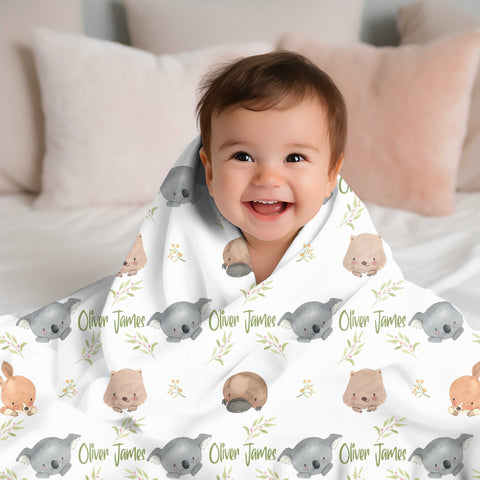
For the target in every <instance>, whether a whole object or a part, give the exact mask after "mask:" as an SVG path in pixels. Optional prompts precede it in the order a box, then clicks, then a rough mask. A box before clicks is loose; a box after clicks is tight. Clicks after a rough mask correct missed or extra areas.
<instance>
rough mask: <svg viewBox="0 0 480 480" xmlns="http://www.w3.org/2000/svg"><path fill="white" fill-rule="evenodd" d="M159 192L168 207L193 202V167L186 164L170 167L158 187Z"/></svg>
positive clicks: (194, 194) (194, 193) (194, 199)
mask: <svg viewBox="0 0 480 480" xmlns="http://www.w3.org/2000/svg"><path fill="white" fill-rule="evenodd" d="M160 192H161V193H162V195H163V196H164V198H165V200H167V206H169V207H179V206H180V205H182V204H183V203H188V202H192V203H195V201H196V200H197V195H196V189H195V169H194V168H192V167H187V166H179V167H173V168H171V169H170V171H169V172H168V174H167V176H166V177H165V180H164V181H163V183H162V185H161V187H160Z"/></svg>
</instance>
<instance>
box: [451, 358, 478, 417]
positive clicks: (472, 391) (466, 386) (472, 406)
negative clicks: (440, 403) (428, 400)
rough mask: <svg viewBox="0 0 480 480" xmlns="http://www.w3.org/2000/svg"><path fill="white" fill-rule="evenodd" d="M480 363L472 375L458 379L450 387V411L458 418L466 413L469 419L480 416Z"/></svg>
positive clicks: (474, 367) (473, 369)
mask: <svg viewBox="0 0 480 480" xmlns="http://www.w3.org/2000/svg"><path fill="white" fill-rule="evenodd" d="M479 377H480V362H478V363H476V364H475V365H474V366H473V368H472V374H471V375H464V376H463V377H460V378H457V379H456V380H455V381H454V382H453V383H452V385H451V386H450V401H451V402H452V405H450V406H449V407H448V411H449V412H450V413H451V414H452V415H454V416H457V415H458V414H459V413H466V414H467V416H468V417H474V416H476V415H480V381H479V380H478V378H479Z"/></svg>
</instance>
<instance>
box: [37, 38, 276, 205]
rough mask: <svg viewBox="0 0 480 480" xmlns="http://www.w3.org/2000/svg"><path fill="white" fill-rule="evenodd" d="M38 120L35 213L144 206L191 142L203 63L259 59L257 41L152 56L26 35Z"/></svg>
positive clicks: (263, 48)
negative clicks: (41, 137)
mask: <svg viewBox="0 0 480 480" xmlns="http://www.w3.org/2000/svg"><path fill="white" fill-rule="evenodd" d="M32 39H33V47H34V53H35V62H36V66H37V72H38V77H39V80H40V88H41V97H42V106H43V111H44V115H45V122H46V154H45V158H44V164H43V172H42V191H41V194H40V195H39V197H38V198H37V199H36V201H35V204H34V206H35V207H47V206H48V207H61V208H74V207H82V206H92V205H134V204H136V205H140V204H144V203H148V202H150V201H151V200H152V198H153V196H154V195H155V193H156V192H157V190H158V188H159V186H160V185H161V183H162V181H163V178H164V176H165V175H166V173H167V172H168V170H169V169H170V167H171V165H172V164H173V163H174V161H175V160H176V159H177V157H178V156H179V155H180V154H181V152H182V151H183V149H184V148H185V145H187V144H188V143H189V142H190V141H191V140H192V139H193V138H194V137H195V136H196V135H198V129H197V127H196V122H195V106H196V102H197V96H198V93H197V87H198V82H199V80H200V78H201V76H202V75H203V73H205V72H206V71H207V70H208V69H209V66H210V65H211V64H214V63H217V62H224V61H226V60H230V59H234V58H238V57H243V56H248V55H256V54H261V53H266V52H268V51H271V50H273V45H271V44H269V43H267V42H258V43H243V44H228V45H221V46H215V47H210V48H204V49H201V50H197V51H191V52H183V53H178V54H175V55H161V56H155V55H153V54H151V53H148V52H145V51H141V50H137V49H135V48H132V47H127V46H124V45H121V44H118V43H114V42H108V41H104V40H97V39H93V38H88V37H85V36H81V35H71V34H64V33H57V32H54V31H51V30H48V29H36V30H34V31H33V33H32Z"/></svg>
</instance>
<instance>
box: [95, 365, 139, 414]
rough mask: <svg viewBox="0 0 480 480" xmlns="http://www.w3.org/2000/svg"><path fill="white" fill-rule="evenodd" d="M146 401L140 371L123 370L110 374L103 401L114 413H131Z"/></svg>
mask: <svg viewBox="0 0 480 480" xmlns="http://www.w3.org/2000/svg"><path fill="white" fill-rule="evenodd" d="M146 399H147V392H146V391H145V386H144V384H143V376H142V371H141V370H131V369H130V368H124V369H123V370H119V371H118V372H112V373H111V375H110V382H109V383H108V386H107V390H106V391H105V394H104V395H103V401H104V402H105V403H106V404H107V405H108V406H109V407H112V408H113V410H115V412H119V413H122V412H123V410H127V411H128V412H133V411H135V410H136V409H137V407H139V406H140V405H142V404H143V403H144V402H145V400H146Z"/></svg>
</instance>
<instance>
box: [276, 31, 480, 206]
mask: <svg viewBox="0 0 480 480" xmlns="http://www.w3.org/2000/svg"><path fill="white" fill-rule="evenodd" d="M278 47H279V48H281V49H285V50H294V51H297V52H299V53H302V54H303V55H305V56H306V57H307V58H309V59H310V60H311V61H312V62H313V63H315V64H316V65H317V66H318V67H320V68H321V69H322V70H324V71H326V72H327V73H328V74H329V75H330V76H331V77H332V79H333V81H334V82H335V83H336V84H337V86H338V87H339V88H340V90H341V91H342V93H343V95H344V98H345V101H346V104H347V110H348V116H349V120H348V144H347V148H346V152H345V163H344V166H343V168H342V171H341V174H342V176H343V177H344V178H345V180H346V181H347V182H348V184H349V185H350V186H351V187H352V188H353V189H354V190H355V192H356V193H357V194H358V195H359V196H360V198H362V199H363V200H368V201H372V202H376V203H379V204H381V205H386V206H390V207H397V208H401V209H404V210H410V211H412V212H417V213H420V214H423V215H432V216H433V215H447V214H450V213H452V211H453V210H454V200H455V185H456V177H457V169H458V165H459V162H460V155H461V150H462V144H463V141H464V138H465V134H466V129H467V119H468V112H469V106H470V96H471V91H472V87H473V81H474V78H475V74H476V71H477V66H478V60H479V54H480V31H474V32H470V33H463V34H459V35H452V36H448V37H443V38H441V39H438V40H435V41H433V42H431V43H428V44H424V45H408V46H401V47H380V48H377V47H373V46H370V45H367V44H357V45H355V46H351V47H350V46H349V47H336V46H330V45H325V44H319V43H317V42H315V41H313V40H311V39H310V38H308V37H306V36H303V35H299V34H288V35H286V36H285V37H283V39H282V40H281V41H280V44H279V46H278Z"/></svg>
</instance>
